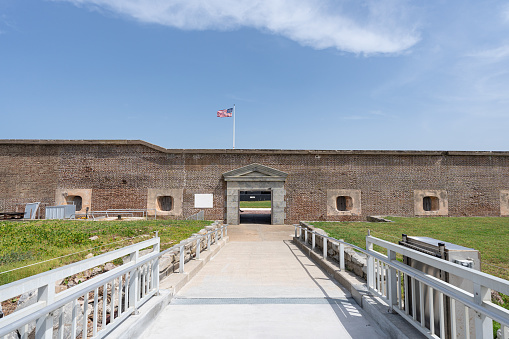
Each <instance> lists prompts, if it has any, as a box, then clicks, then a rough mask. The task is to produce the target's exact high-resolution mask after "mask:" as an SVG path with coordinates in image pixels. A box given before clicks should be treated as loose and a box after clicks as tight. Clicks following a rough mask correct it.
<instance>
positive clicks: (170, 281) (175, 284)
mask: <svg viewBox="0 0 509 339" xmlns="http://www.w3.org/2000/svg"><path fill="white" fill-rule="evenodd" d="M228 240H229V238H228V237H227V236H225V237H224V239H221V240H220V241H218V243H217V244H214V245H212V246H211V248H210V251H203V252H201V253H200V259H199V260H195V259H193V260H191V261H189V262H187V263H186V264H185V269H186V273H183V274H179V273H174V274H171V275H169V276H168V277H167V278H165V279H163V280H161V281H160V283H159V292H160V293H159V295H156V296H154V297H152V298H151V299H150V300H149V301H147V302H146V303H145V304H144V305H143V306H142V307H140V308H139V310H138V311H139V313H138V314H136V315H132V316H130V317H129V318H127V319H126V320H125V321H124V322H123V323H122V324H120V325H119V326H118V327H117V328H116V329H114V330H113V331H112V332H111V333H110V334H108V335H107V337H108V339H135V338H139V337H140V336H141V334H142V333H143V332H144V331H145V330H146V329H147V328H148V327H149V326H150V324H151V323H152V322H153V321H154V319H155V318H156V317H157V316H158V315H159V313H161V312H162V311H163V310H164V308H165V307H166V306H168V304H169V303H170V302H171V300H172V299H173V296H175V295H176V294H177V292H178V291H179V290H180V289H181V288H182V287H184V286H185V285H186V284H187V283H188V282H189V281H190V280H191V279H192V278H193V277H194V276H195V275H196V274H197V273H198V272H199V271H200V270H201V269H202V268H203V266H205V264H206V263H208V262H209V261H210V260H211V259H212V258H213V257H214V256H216V254H217V253H218V252H219V250H220V249H221V248H223V247H224V246H225V245H226V243H227V242H228Z"/></svg>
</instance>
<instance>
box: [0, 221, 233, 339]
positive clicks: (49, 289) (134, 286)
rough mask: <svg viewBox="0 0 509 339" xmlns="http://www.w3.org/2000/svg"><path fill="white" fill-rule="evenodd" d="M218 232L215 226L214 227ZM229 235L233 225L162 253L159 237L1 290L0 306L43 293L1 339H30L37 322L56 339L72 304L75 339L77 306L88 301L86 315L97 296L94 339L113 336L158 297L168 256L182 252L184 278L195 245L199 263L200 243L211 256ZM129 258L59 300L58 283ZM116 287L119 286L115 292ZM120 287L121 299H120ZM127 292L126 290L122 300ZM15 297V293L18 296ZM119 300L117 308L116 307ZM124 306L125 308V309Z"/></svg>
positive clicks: (9, 321)
mask: <svg viewBox="0 0 509 339" xmlns="http://www.w3.org/2000/svg"><path fill="white" fill-rule="evenodd" d="M212 225H213V226H217V224H216V223H214V224H212ZM227 232H228V225H223V226H221V227H219V228H216V229H214V230H210V231H208V232H206V233H205V234H202V235H195V237H194V238H190V239H187V240H185V241H182V242H181V243H179V244H177V245H174V246H172V247H171V248H169V249H167V250H165V251H160V239H159V237H158V236H157V233H156V236H155V237H154V238H151V239H149V240H145V241H143V242H140V243H137V244H134V245H131V246H127V247H124V248H121V249H118V250H115V251H112V252H109V253H105V254H102V255H100V256H97V257H94V258H90V259H86V260H83V261H81V262H78V263H74V264H70V265H67V266H64V267H61V268H58V269H55V270H52V271H49V272H44V273H41V274H38V275H35V276H33V277H29V278H25V279H22V280H19V281H16V282H13V283H10V284H7V285H4V286H0V301H3V300H7V299H9V298H12V297H13V296H14V295H19V294H21V293H25V292H27V291H32V290H38V298H37V299H38V300H37V302H36V303H35V304H34V305H31V306H29V307H27V308H25V309H23V310H20V311H16V312H14V313H12V314H10V315H8V316H6V317H4V318H2V319H0V337H3V336H5V335H7V334H9V333H12V332H13V331H16V330H18V331H19V332H20V333H21V334H22V336H23V337H25V336H26V335H28V333H27V330H28V324H29V323H33V322H34V321H35V322H36V338H47V339H50V338H52V336H53V317H52V313H53V312H55V311H56V310H58V309H60V308H62V307H63V306H65V305H67V304H69V303H71V302H72V303H73V311H72V331H73V332H72V337H76V335H77V333H76V329H77V324H76V321H77V314H76V313H77V312H76V311H75V310H76V307H78V306H77V300H78V298H81V297H84V298H85V300H86V301H85V302H84V305H83V313H84V314H85V315H86V313H87V305H88V302H89V299H88V297H89V294H90V293H93V295H94V299H93V335H92V337H93V338H101V337H103V336H105V335H106V334H107V333H109V332H110V331H111V330H113V328H115V327H116V326H118V325H119V324H120V322H121V321H123V320H124V319H126V318H127V317H129V316H130V315H131V314H135V313H136V312H137V308H138V307H140V306H141V305H142V304H143V303H145V302H146V301H148V299H149V298H151V297H152V296H153V295H155V294H156V293H157V292H158V291H159V259H160V257H161V256H163V255H164V254H166V253H169V252H171V251H178V252H180V263H179V273H184V265H185V262H184V261H185V260H184V259H185V258H184V254H185V247H186V246H187V245H188V244H190V243H193V242H196V254H195V258H196V259H199V258H200V252H201V251H202V250H201V242H202V241H203V239H205V240H206V246H205V247H204V250H205V249H206V250H210V248H211V245H212V243H215V244H217V242H218V240H219V239H223V238H224V237H225V236H226V235H227ZM150 246H152V247H153V251H152V253H149V254H147V255H145V256H143V257H141V258H140V259H138V258H139V251H140V250H141V249H144V248H147V247H150ZM126 255H129V258H130V262H128V263H126V264H124V265H122V266H120V267H117V268H115V269H113V270H111V271H109V272H107V273H104V274H101V275H100V276H99V277H97V278H92V279H90V280H88V281H86V282H84V283H82V284H79V285H77V286H75V287H73V288H71V289H68V290H67V291H64V292H61V293H60V294H58V295H55V294H54V289H55V286H54V284H55V281H57V280H60V279H63V278H65V277H67V276H70V275H73V274H76V273H79V272H82V271H84V270H87V269H90V268H92V267H95V266H98V265H100V264H103V263H106V262H109V261H111V260H113V259H115V258H121V257H125V256H126ZM116 281H118V285H117V286H115V284H116ZM108 284H109V285H110V286H111V292H108ZM100 287H103V295H102V299H103V301H102V303H103V323H102V325H101V329H100V330H99V331H98V322H99V314H98V304H99V303H100V302H99V301H98V291H99V288H100ZM117 287H118V294H119V295H118V296H115V293H116V291H117ZM122 287H123V288H124V289H125V291H124V295H122ZM13 293H15V294H14V295H13ZM105 293H107V294H108V295H109V294H111V298H110V303H109V305H106V303H107V299H108V298H107V297H105ZM117 299H118V303H117ZM122 305H123V306H124V307H123V308H121V306H122ZM106 306H108V307H109V308H111V310H112V311H111V313H110V316H111V318H110V323H108V324H106ZM115 306H118V312H117V316H116V317H115V314H114V312H113V310H114V308H115ZM85 318H87V317H86V316H84V324H83V329H82V330H83V335H84V337H87V335H86V331H87V324H86V321H85V320H86V319H85ZM64 325H65V324H64V323H63V316H61V317H60V320H59V323H58V331H59V333H58V334H59V337H60V338H61V337H62V336H63V330H62V328H63V326H64Z"/></svg>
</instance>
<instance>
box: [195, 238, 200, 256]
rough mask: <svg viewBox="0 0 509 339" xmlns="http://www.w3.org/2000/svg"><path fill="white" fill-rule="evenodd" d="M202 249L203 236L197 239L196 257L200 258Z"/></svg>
mask: <svg viewBox="0 0 509 339" xmlns="http://www.w3.org/2000/svg"><path fill="white" fill-rule="evenodd" d="M200 250H201V237H199V238H197V239H196V259H197V260H199V259H200Z"/></svg>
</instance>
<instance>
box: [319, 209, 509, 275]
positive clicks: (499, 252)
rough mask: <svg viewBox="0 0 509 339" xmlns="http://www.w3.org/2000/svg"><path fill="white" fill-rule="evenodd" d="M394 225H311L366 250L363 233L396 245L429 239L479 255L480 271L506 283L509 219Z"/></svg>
mask: <svg viewBox="0 0 509 339" xmlns="http://www.w3.org/2000/svg"><path fill="white" fill-rule="evenodd" d="M388 219H390V220H393V221H394V223H367V222H313V225H315V226H316V227H319V228H321V229H323V230H324V231H326V232H327V233H328V234H329V235H330V236H332V237H334V238H337V239H344V240H345V241H346V242H349V243H351V244H354V245H357V246H359V247H362V248H366V240H365V239H366V234H367V232H368V229H369V230H371V235H372V236H374V237H377V238H381V239H384V240H387V241H390V242H394V243H397V242H398V241H399V240H401V234H402V233H405V234H408V235H410V236H412V235H413V236H424V237H431V238H435V239H439V240H443V241H447V242H451V243H454V244H458V245H461V246H465V247H470V248H474V249H476V250H479V252H480V253H481V268H482V271H483V272H486V273H489V274H492V275H495V276H498V277H500V278H503V279H508V280H509V218H481V217H472V218H467V217H461V218H453V217H449V218H443V217H436V218H400V217H388Z"/></svg>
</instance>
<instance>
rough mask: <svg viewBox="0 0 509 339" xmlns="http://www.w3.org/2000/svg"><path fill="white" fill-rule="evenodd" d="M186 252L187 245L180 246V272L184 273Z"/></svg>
mask: <svg viewBox="0 0 509 339" xmlns="http://www.w3.org/2000/svg"><path fill="white" fill-rule="evenodd" d="M185 254H186V246H185V245H182V246H180V262H179V273H184V259H185Z"/></svg>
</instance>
